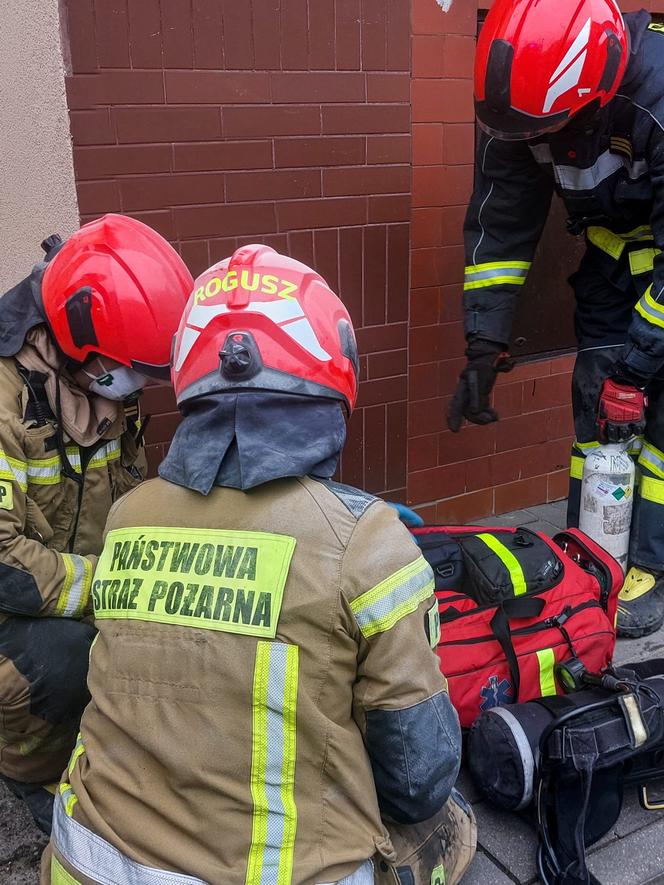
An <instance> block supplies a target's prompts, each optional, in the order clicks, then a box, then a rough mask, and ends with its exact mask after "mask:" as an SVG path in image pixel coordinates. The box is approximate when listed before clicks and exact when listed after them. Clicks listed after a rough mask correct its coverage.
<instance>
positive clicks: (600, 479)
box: [579, 441, 635, 571]
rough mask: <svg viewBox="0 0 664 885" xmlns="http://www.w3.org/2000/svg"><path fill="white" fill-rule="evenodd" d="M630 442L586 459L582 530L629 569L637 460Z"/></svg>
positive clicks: (608, 447) (601, 448)
mask: <svg viewBox="0 0 664 885" xmlns="http://www.w3.org/2000/svg"><path fill="white" fill-rule="evenodd" d="M630 445H631V441H630V442H627V443H609V444H607V445H603V446H598V447H597V448H596V449H593V450H592V451H591V453H590V454H589V455H587V456H586V459H585V462H584V465H583V482H582V485H581V512H580V516H579V528H580V529H581V531H583V532H585V533H586V534H587V535H589V536H590V537H591V538H592V539H593V540H594V541H596V542H597V543H598V544H599V545H600V546H601V547H603V548H604V549H605V550H607V551H608V552H609V553H610V554H611V556H613V558H614V559H617V560H618V562H619V563H620V565H621V566H622V569H623V571H626V569H627V556H628V552H629V536H630V529H631V525H632V504H633V502H634V475H635V467H634V461H633V460H632V458H631V457H630V455H629V452H628V448H629V446H630Z"/></svg>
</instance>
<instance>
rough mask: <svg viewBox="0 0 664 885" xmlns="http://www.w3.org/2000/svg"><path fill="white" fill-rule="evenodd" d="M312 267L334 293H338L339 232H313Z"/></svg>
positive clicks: (332, 230)
mask: <svg viewBox="0 0 664 885" xmlns="http://www.w3.org/2000/svg"><path fill="white" fill-rule="evenodd" d="M313 266H314V267H315V268H316V270H317V271H318V273H319V274H320V275H321V276H322V277H323V278H324V279H325V280H326V281H327V283H328V285H329V286H330V287H331V289H332V290H333V291H334V292H338V291H339V231H338V230H336V229H334V228H331V229H324V230H315V231H314V261H313Z"/></svg>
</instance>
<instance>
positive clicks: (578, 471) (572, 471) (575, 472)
mask: <svg viewBox="0 0 664 885" xmlns="http://www.w3.org/2000/svg"><path fill="white" fill-rule="evenodd" d="M585 460H586V459H585V458H582V457H581V456H580V455H572V457H571V459H570V463H569V475H570V476H571V477H572V479H583V462H584V461H585Z"/></svg>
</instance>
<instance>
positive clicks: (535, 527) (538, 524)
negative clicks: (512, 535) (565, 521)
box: [525, 519, 560, 538]
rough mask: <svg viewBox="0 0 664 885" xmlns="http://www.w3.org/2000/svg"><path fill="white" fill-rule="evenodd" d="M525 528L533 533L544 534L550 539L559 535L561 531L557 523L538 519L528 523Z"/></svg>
mask: <svg viewBox="0 0 664 885" xmlns="http://www.w3.org/2000/svg"><path fill="white" fill-rule="evenodd" d="M525 527H526V528H528V529H530V531H533V532H544V534H545V535H547V536H548V537H549V538H552V537H553V536H554V535H557V534H558V532H559V531H560V528H559V527H558V526H557V525H556V524H555V523H553V522H549V520H548V519H536V520H535V521H534V522H529V523H527V524H526V526H525Z"/></svg>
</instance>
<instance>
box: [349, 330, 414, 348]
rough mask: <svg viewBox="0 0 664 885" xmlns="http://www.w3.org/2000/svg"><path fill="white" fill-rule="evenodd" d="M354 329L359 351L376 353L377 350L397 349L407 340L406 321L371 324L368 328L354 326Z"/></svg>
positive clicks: (404, 344)
mask: <svg viewBox="0 0 664 885" xmlns="http://www.w3.org/2000/svg"><path fill="white" fill-rule="evenodd" d="M355 331H356V335H357V346H358V349H359V351H360V353H376V352H377V351H379V350H399V349H400V348H402V347H406V344H407V341H408V326H407V324H406V323H393V324H392V325H389V326H373V327H372V328H369V329H358V328H356V330H355Z"/></svg>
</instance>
